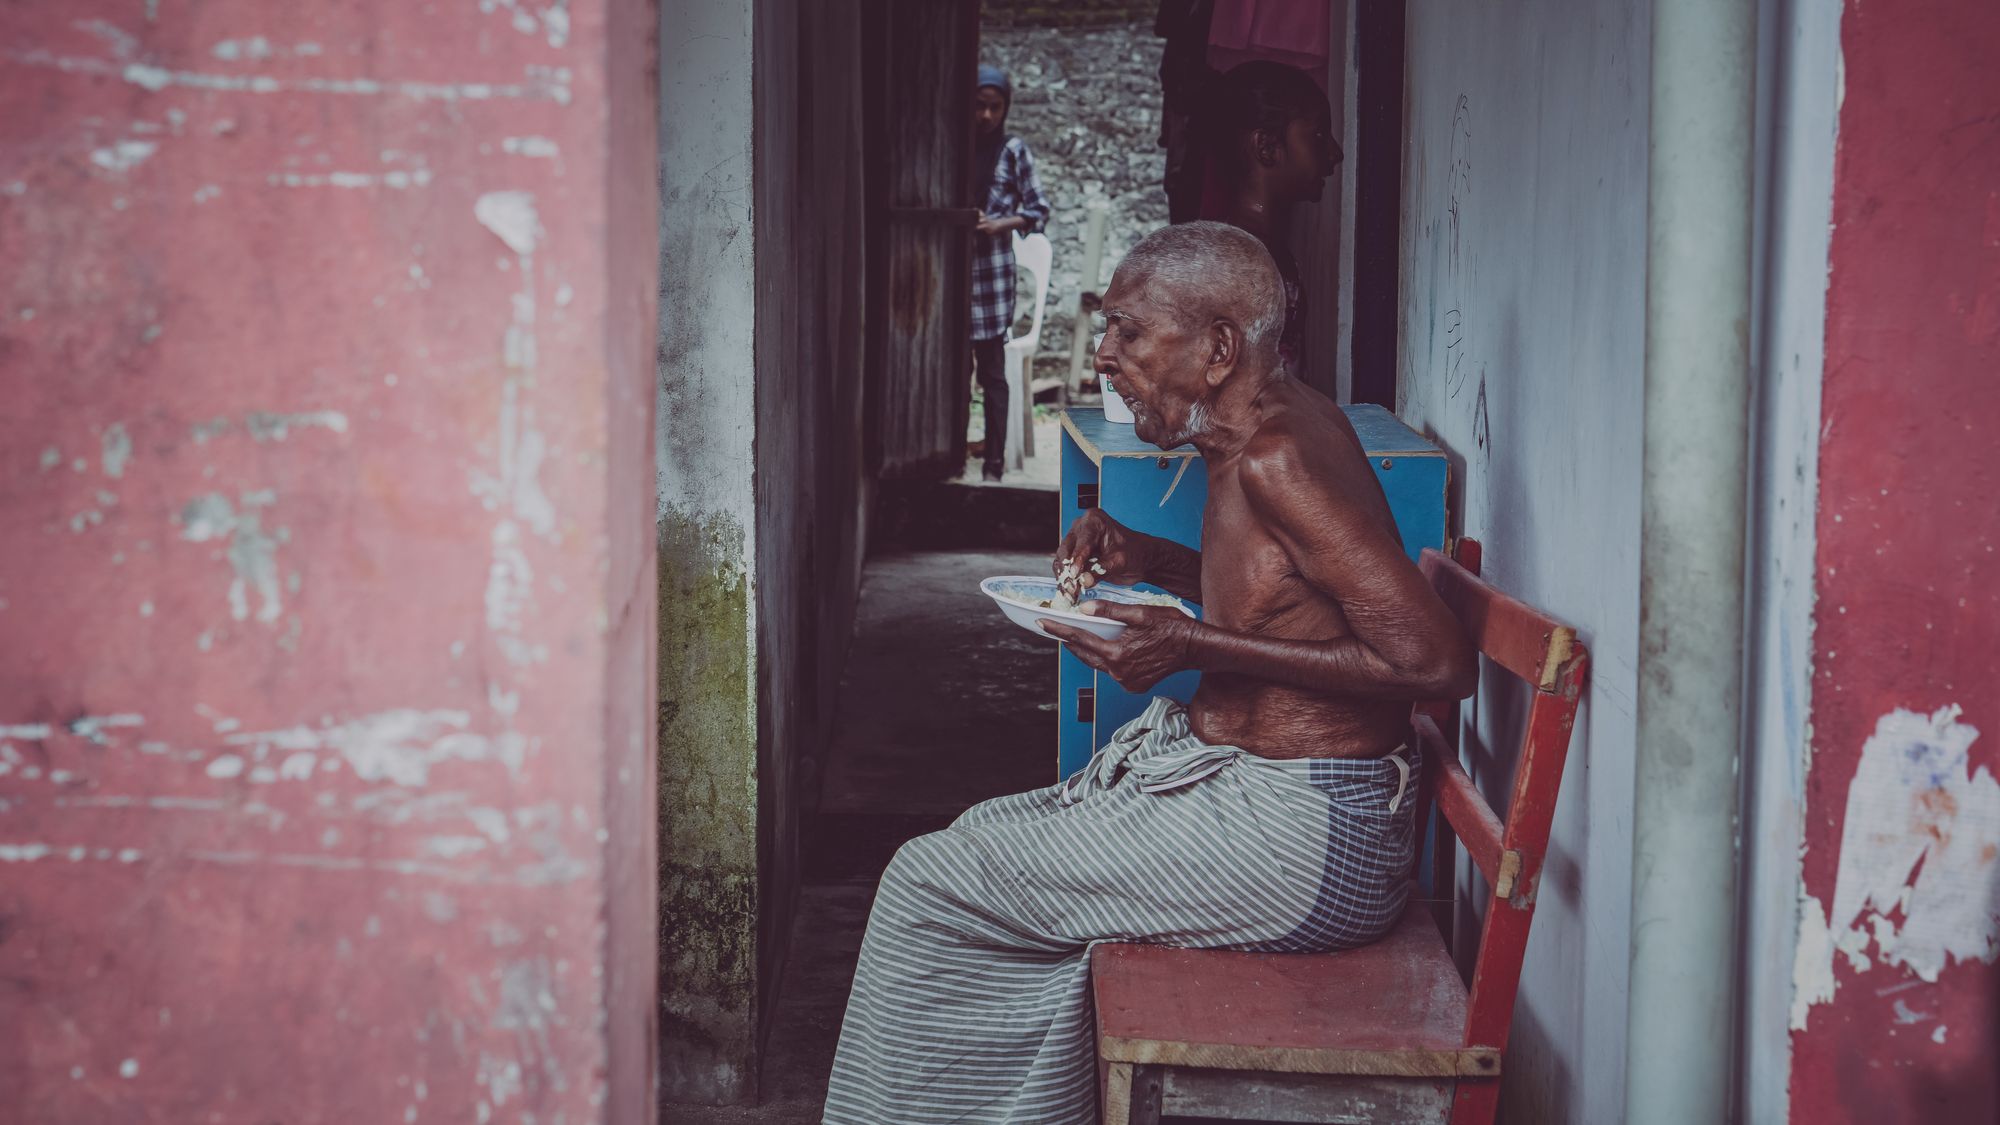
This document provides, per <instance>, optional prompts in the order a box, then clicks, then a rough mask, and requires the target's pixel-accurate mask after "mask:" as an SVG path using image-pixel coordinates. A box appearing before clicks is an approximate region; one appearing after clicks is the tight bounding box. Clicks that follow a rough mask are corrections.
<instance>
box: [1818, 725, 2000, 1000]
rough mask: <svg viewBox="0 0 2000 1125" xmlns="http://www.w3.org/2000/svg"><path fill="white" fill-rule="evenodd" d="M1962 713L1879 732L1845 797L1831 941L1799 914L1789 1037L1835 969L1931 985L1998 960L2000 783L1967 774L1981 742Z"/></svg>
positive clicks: (1828, 931)
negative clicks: (1973, 964)
mask: <svg viewBox="0 0 2000 1125" xmlns="http://www.w3.org/2000/svg"><path fill="white" fill-rule="evenodd" d="M1960 713H1961V711H1960V708H1959V707H1957V706H1956V705H1953V706H1948V707H1943V708H1940V709H1939V710H1937V711H1936V712H1934V713H1932V714H1930V715H1923V714H1919V713H1917V712H1915V711H1907V710H1903V709H1901V708H1898V709H1897V710H1895V711H1892V712H1890V713H1889V714H1887V715H1884V716H1882V718H1881V719H1880V720H1879V721H1877V723H1876V724H1875V733H1874V734H1873V735H1872V736H1870V737H1869V739H1868V741H1867V742H1866V743H1864V744H1863V746H1862V748H1861V765H1860V768H1859V769H1857V770H1856V771H1855V775H1854V781H1853V782H1852V783H1851V784H1850V785H1849V786H1848V790H1847V816H1846V822H1845V826H1844V828H1843V830H1842V832H1841V837H1840V868H1839V873H1838V876H1837V878H1836V880H1835V883H1834V892H1833V907H1832V909H1831V910H1830V911H1828V912H1827V914H1826V916H1825V918H1826V920H1825V923H1824V929H1822V928H1821V924H1820V922H1819V917H1818V915H1819V903H1818V901H1817V900H1815V899H1812V898H1810V897H1808V898H1807V899H1805V901H1804V903H1803V912H1804V915H1805V917H1803V918H1802V925H1801V933H1800V938H1801V941H1800V945H1799V948H1798V963H1797V967H1796V969H1795V971H1794V977H1793V981H1794V989H1795V996H1794V1007H1793V1019H1792V1026H1793V1027H1794V1028H1803V1027H1804V1025H1805V1018H1804V1017H1805V1014H1806V1010H1807V1009H1808V1008H1810V1006H1811V1005H1812V1004H1814V1003H1821V1002H1824V1001H1827V1000H1830V999H1832V998H1833V984H1834V981H1833V960H1834V957H1835V956H1836V955H1837V954H1838V955H1840V956H1845V957H1846V958H1847V961H1848V964H1849V966H1850V967H1851V968H1852V969H1854V970H1855V971H1856V972H1865V971H1866V970H1867V969H1868V968H1869V967H1870V966H1871V964H1872V963H1873V961H1871V959H1870V957H1869V950H1870V947H1871V945H1872V947H1873V952H1874V959H1873V960H1875V961H1880V962H1881V963H1883V964H1885V965H1898V966H1901V967H1903V968H1904V969H1906V970H1908V971H1909V972H1911V973H1913V974H1915V975H1916V976H1917V977H1919V978H1921V979H1923V980H1925V981H1929V982H1933V983H1934V982H1936V981H1937V979H1938V975H1939V973H1941V972H1942V971H1943V970H1944V968H1945V966H1946V965H1947V964H1950V963H1951V962H1953V961H1969V960H1973V959H1977V960H1980V961H1986V962H1991V961H1993V960H1994V959H1995V957H1996V956H2000V862H1996V860H2000V781H1996V780H1995V779H1994V777H1993V774H1992V773H1991V772H1990V771H1989V770H1987V769H1986V767H1984V766H1981V767H1980V768H1979V769H1978V770H1976V771H1975V770H1972V769H1971V768H1970V750H1971V747H1972V743H1973V740H1974V739H1976V738H1978V737H1979V731H1978V730H1977V729H1975V728H1973V727H1971V726H1968V725H1967V724H1965V723H1961V722H1959V721H1958V719H1959V715H1960Z"/></svg>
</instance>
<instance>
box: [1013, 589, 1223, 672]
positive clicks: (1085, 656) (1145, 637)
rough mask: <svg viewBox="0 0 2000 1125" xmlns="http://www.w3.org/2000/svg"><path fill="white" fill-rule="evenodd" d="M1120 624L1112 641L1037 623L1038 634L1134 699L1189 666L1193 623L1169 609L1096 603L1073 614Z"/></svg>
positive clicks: (1057, 623)
mask: <svg viewBox="0 0 2000 1125" xmlns="http://www.w3.org/2000/svg"><path fill="white" fill-rule="evenodd" d="M1078 612H1081V613H1087V614H1089V615H1090V616H1092V617H1102V618H1105V619H1107V620H1110V621H1120V622H1123V623H1124V624H1125V629H1124V631H1122V632H1120V633H1119V634H1118V635H1117V636H1116V637H1114V638H1112V639H1111V640H1108V641H1107V640H1105V639H1104V638H1102V637H1100V636H1098V635H1097V634H1095V633H1089V632H1085V631H1084V630H1082V629H1079V628H1077V627H1076V626H1074V625H1065V624H1063V623H1062V622H1060V621H1050V620H1048V619H1047V618H1044V619H1042V621H1041V626H1042V630H1043V631H1044V632H1046V633H1048V635H1049V636H1051V637H1054V638H1056V639H1057V640H1059V641H1062V642H1063V643H1064V644H1066V645H1068V646H1069V650H1070V651H1071V652H1073V653H1075V654H1076V656H1077V659H1079V660H1081V661H1083V662H1084V663H1085V664H1088V665H1090V666H1091V667H1092V668H1095V669H1097V670H1098V671H1100V672H1103V673H1105V674H1106V675H1108V676H1110V677H1111V678H1112V679H1113V680H1116V681H1117V682H1118V686H1119V687H1122V688H1124V689H1125V690H1126V691H1129V692H1133V693H1134V694H1137V693H1139V692H1143V691H1145V690H1147V689H1148V688H1150V687H1152V686H1153V685H1154V684H1157V683H1159V682H1160V681H1161V680H1164V679H1166V678H1167V677H1168V676H1171V675H1173V674H1174V673H1175V672H1182V671H1186V670H1187V667H1188V646H1189V643H1190V642H1191V641H1192V640H1193V638H1194V631H1195V629H1196V628H1197V625H1198V623H1197V622H1196V621H1195V619H1194V618H1192V617H1189V616H1188V615H1187V614H1185V613H1182V612H1181V611H1180V610H1177V609H1174V608H1172V607H1171V606H1163V605H1124V604H1121V603H1118V602H1112V601H1105V600H1103V599H1097V600H1094V601H1090V602H1086V603H1084V605H1083V607H1082V608H1081V609H1080V610H1079V611H1078Z"/></svg>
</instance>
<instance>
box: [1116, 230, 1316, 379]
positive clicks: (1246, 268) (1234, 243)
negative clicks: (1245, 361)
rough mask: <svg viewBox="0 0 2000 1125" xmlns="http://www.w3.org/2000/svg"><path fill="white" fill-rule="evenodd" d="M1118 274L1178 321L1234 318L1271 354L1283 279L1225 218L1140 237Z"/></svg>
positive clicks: (1279, 326) (1281, 325)
mask: <svg viewBox="0 0 2000 1125" xmlns="http://www.w3.org/2000/svg"><path fill="white" fill-rule="evenodd" d="M1116 280H1117V281H1121V282H1124V283H1125V284H1127V285H1130V286H1132V287H1134V288H1137V289H1140V290H1142V291H1144V292H1145V293H1146V295H1147V297H1148V298H1149V299H1150V300H1151V301H1152V302H1153V303H1155V304H1158V305H1161V306H1163V307H1165V308H1166V309H1168V310H1169V311H1170V313H1171V315H1172V316H1173V317H1174V319H1175V320H1176V321H1178V322H1179V324H1180V326H1181V328H1183V329H1185V330H1190V331H1193V330H1199V329H1201V328H1205V327H1206V326H1208V325H1210V324H1212V323H1214V322H1215V321H1217V320H1222V319H1226V320H1229V321H1231V322H1233V323H1234V324H1235V325H1236V326H1237V327H1238V328H1239V329H1240V330H1241V331H1242V333H1243V342H1244V344H1245V346H1246V347H1247V349H1248V350H1249V351H1251V352H1253V353H1258V354H1261V355H1264V356H1266V357H1268V358H1273V359H1275V358H1276V356H1277V353H1278V339H1279V337H1280V336H1281V335H1282V334H1283V333H1284V329H1285V285H1284V281H1283V280H1282V279H1281V278H1280V277H1279V276H1278V265H1277V263H1276V262H1273V261H1272V260H1271V254H1270V251H1268V250H1265V249H1264V244H1263V243H1261V242H1259V241H1257V238H1256V236H1255V235H1253V234H1251V233H1250V232H1249V231H1246V230H1244V229H1242V228H1241V227H1233V226H1230V225H1229V224H1228V223H1212V222H1199V223H1179V224H1176V225H1174V226H1170V227H1162V228H1161V229H1159V230H1156V231H1154V232H1153V233H1152V234H1149V235H1147V236H1146V237H1145V238H1144V239H1142V240H1140V242H1139V245H1137V246H1134V247H1133V248H1132V252H1131V253H1129V254H1127V255H1126V256H1125V260H1124V261H1123V262H1121V263H1119V265H1118V277H1117V278H1116Z"/></svg>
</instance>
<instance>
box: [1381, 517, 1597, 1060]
mask: <svg viewBox="0 0 2000 1125" xmlns="http://www.w3.org/2000/svg"><path fill="white" fill-rule="evenodd" d="M1468 545H1469V546H1471V547H1472V550H1471V551H1470V552H1469V556H1470V557H1469V558H1467V556H1468V552H1461V558H1467V561H1469V562H1471V564H1472V565H1473V566H1474V567H1476V566H1478V562H1477V558H1478V553H1477V546H1476V545H1472V544H1468ZM1419 565H1420V566H1421V567H1422V568H1423V572H1424V576H1425V577H1427V578H1429V579H1430V582H1431V587H1432V588H1433V589H1435V590H1436V591H1437V592H1438V596H1439V597H1441V598H1443V599H1444V602H1445V604H1446V605H1448V606H1450V607H1451V611H1452V613H1453V614H1455V615H1456V616H1457V617H1458V620H1459V623H1460V624H1461V625H1463V626H1464V628H1465V631H1466V635H1467V636H1468V637H1469V638H1470V639H1471V641H1472V643H1473V645H1474V647H1476V648H1477V649H1478V650H1479V652H1480V654H1481V655H1482V656H1484V657H1485V658H1486V659H1487V660H1489V661H1491V662H1492V663H1493V664H1495V665H1497V666H1499V667H1500V668H1501V669H1504V670H1505V671H1506V672H1508V673H1510V674H1512V675H1513V676H1514V677H1515V678H1517V679H1519V680H1521V681H1522V682H1523V683H1525V684H1526V685H1527V686H1528V688H1529V689H1530V691H1531V695H1532V700H1533V702H1532V703H1531V704H1530V706H1529V708H1528V717H1527V729H1526V733H1525V734H1524V735H1523V736H1522V740H1521V752H1520V754H1519V756H1518V757H1517V758H1516V759H1515V763H1514V784H1513V791H1512V794H1511V796H1510V797H1509V799H1508V803H1507V819H1506V820H1505V821H1504V822H1503V821H1502V820H1501V819H1500V817H1499V816H1497V815H1496V814H1495V813H1494V812H1493V808H1492V806H1491V805H1489V804H1487V803H1486V798H1485V797H1484V796H1482V795H1481V794H1480V792H1479V789H1478V787H1477V786H1475V785H1474V784H1473V783H1472V779H1471V778H1469V777H1467V776H1466V773H1465V769H1464V767H1462V766H1461V765H1460V764H1459V760H1458V751H1457V749H1456V738H1455V737H1453V738H1451V739H1447V738H1446V736H1445V731H1444V729H1441V721H1443V722H1445V723H1446V724H1448V725H1455V724H1449V719H1448V716H1450V715H1452V714H1453V713H1454V708H1453V706H1452V705H1449V704H1443V705H1440V704H1425V705H1421V706H1419V707H1418V708H1417V709H1416V712H1415V714H1414V715H1413V717H1412V718H1413V722H1414V725H1415V727H1416V731H1417V737H1418V739H1419V741H1421V742H1422V743H1423V761H1424V781H1425V786H1426V788H1427V789H1428V790H1429V792H1430V794H1431V796H1432V798H1433V799H1434V800H1435V801H1436V803H1437V807H1438V809H1439V810H1440V811H1441V812H1443V813H1444V819H1445V820H1446V821H1448V822H1449V823H1450V826H1451V829H1452V832H1453V833H1454V834H1455V835H1456V836H1457V837H1458V840H1459V842H1460V843H1461V844H1463V845H1464V847H1465V851H1466V854H1467V855H1468V856H1469V857H1470V858H1471V860H1472V862H1473V864H1474V865H1475V866H1477V867H1478V868H1479V871H1480V874H1482V875H1484V876H1485V877H1486V882H1487V885H1488V886H1489V887H1491V888H1492V897H1491V899H1490V901H1488V902H1487V904H1486V920H1485V922H1484V924H1483V926H1482V928H1481V933H1480V938H1479V952H1478V955H1477V957H1476V958H1475V960H1474V962H1473V970H1472V994H1471V997H1470V1004H1469V1007H1468V1011H1467V1014H1466V1029H1465V1044H1466V1045H1467V1046H1484V1047H1493V1048H1496V1049H1501V1050H1504V1049H1505V1048H1506V1046H1507V1030H1508V1026H1509V1025H1510V1023H1511V1022H1512V1020H1513V1014H1514V999H1515V995H1516V994H1517V993H1518V992H1519V990H1520V985H1521V962H1522V958H1523V957H1524V956H1525V955H1526V954H1527V949H1528V926H1529V923H1530V922H1532V921H1533V919H1534V914H1535V897H1536V894H1537V892H1538V891H1539V889H1540V885H1541V877H1542V858H1543V856H1544V854H1545V853H1546V852H1547V851H1548V845H1549V826H1550V822H1551V820H1552V819H1553V818H1554V815H1555V806H1556V791H1557V789H1558V787H1559V786H1560V785H1561V784H1562V772H1563V760H1564V758H1565V757H1566V756H1567V755H1568V753H1569V741H1570V731H1571V729H1572V728H1573V727H1574V726H1575V724H1576V706H1577V701H1578V699H1579V698H1580V697H1581V695H1582V693H1583V688H1584V684H1585V681H1586V678H1587V676H1588V672H1589V664H1590V654H1589V653H1588V652H1587V651H1586V650H1585V649H1584V646H1583V645H1582V644H1580V643H1579V642H1578V641H1577V639H1576V630H1574V629H1572V628H1570V627H1569V626H1567V625H1564V624H1563V623H1562V622H1560V621H1557V620H1556V619H1555V618H1553V617H1550V616H1549V615H1548V614H1546V613H1543V612H1542V611H1540V610H1538V609H1535V608H1534V607H1533V606H1530V605H1528V604H1527V603H1525V602H1522V601H1518V600H1516V599H1514V598H1511V597H1508V596H1507V595H1506V594H1503V593H1501V592H1500V591H1498V590H1496V589H1494V588H1493V587H1492V586H1489V585H1487V584H1486V583H1485V582H1484V581H1482V580H1481V579H1480V578H1479V577H1478V576H1477V575H1475V574H1474V573H1473V572H1472V571H1471V570H1468V569H1467V568H1466V567H1464V566H1461V565H1460V564H1459V563H1456V562H1453V561H1452V560H1450V559H1447V558H1445V557H1444V556H1443V555H1440V554H1438V553H1437V552H1436V551H1429V550H1427V551H1425V552H1424V553H1423V557H1422V559H1421V560H1420V562H1419ZM1456 733H1457V732H1456V731H1455V730H1453V731H1452V734H1453V735H1454V736H1455V735H1456Z"/></svg>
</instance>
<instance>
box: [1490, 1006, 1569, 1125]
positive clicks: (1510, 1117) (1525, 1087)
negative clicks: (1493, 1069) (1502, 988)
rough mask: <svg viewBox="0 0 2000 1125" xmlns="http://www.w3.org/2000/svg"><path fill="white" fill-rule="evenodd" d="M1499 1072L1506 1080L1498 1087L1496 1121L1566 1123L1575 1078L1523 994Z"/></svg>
mask: <svg viewBox="0 0 2000 1125" xmlns="http://www.w3.org/2000/svg"><path fill="white" fill-rule="evenodd" d="M1501 1072H1502V1073H1503V1074H1504V1075H1505V1076H1506V1077H1505V1078H1504V1079H1503V1080H1502V1082H1501V1088H1500V1120H1502V1121H1568V1120H1570V1091H1572V1090H1574V1089H1576V1076H1575V1075H1573V1074H1571V1073H1570V1069H1569V1063H1567V1062H1565V1061H1564V1060H1563V1057H1562V1051H1561V1049H1560V1048H1559V1047H1557V1045H1556V1044H1555V1042H1554V1041H1552V1040H1551V1039H1550V1038H1549V1033H1548V1028H1547V1027H1546V1025H1544V1024H1543V1023H1542V1020H1541V1018H1540V1016H1538V1015H1537V1014H1536V1012H1535V1007H1534V1003H1533V998H1532V997H1529V996H1527V995H1526V994H1525V993H1524V994H1523V995H1522V997H1521V1000H1520V1002H1519V1003H1517V1004H1515V1005H1514V1028H1513V1031H1512V1033H1511V1038H1509V1039H1508V1041H1507V1059H1506V1062H1505V1063H1504V1064H1503V1065H1502V1067H1501Z"/></svg>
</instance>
